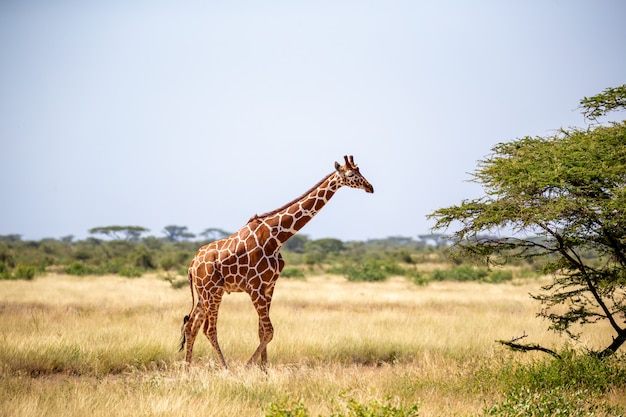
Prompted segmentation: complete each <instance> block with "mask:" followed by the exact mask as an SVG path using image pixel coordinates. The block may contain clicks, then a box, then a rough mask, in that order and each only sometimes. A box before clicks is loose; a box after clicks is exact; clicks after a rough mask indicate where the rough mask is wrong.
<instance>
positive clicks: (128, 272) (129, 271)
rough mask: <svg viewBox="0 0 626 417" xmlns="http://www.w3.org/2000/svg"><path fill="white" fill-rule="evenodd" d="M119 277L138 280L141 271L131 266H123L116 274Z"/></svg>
mask: <svg viewBox="0 0 626 417" xmlns="http://www.w3.org/2000/svg"><path fill="white" fill-rule="evenodd" d="M118 274H119V275H121V276H123V277H126V278H138V277H140V276H141V274H142V273H141V270H140V269H139V268H135V267H132V266H125V267H122V269H120V270H119V272H118Z"/></svg>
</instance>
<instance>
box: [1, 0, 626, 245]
mask: <svg viewBox="0 0 626 417" xmlns="http://www.w3.org/2000/svg"><path fill="white" fill-rule="evenodd" d="M625 19H626V2H624V1H622V0H614V1H608V0H596V1H590V0H589V1H577V0H530V1H518V2H512V1H499V0H498V1H496V0H494V1H481V0H477V1H471V2H470V1H434V0H433V1H409V0H407V1H393V0H391V1H382V0H381V1H342V0H336V1H269V2H257V1H236V0H235V1H158V0H157V1H133V0H129V1H126V0H124V1H122V0H113V1H48V0H45V1H28V0H26V1H10V0H5V1H2V2H0V141H1V142H0V201H1V202H2V204H1V206H0V210H1V211H0V213H1V215H0V235H3V234H12V233H17V234H21V235H22V236H23V238H24V239H41V238H45V237H56V238H58V237H61V236H66V235H70V234H72V235H75V236H76V237H77V238H84V237H86V236H88V233H87V230H88V229H90V228H92V227H96V226H109V225H139V226H143V227H147V228H149V229H151V232H150V234H152V235H155V236H162V233H161V230H162V229H163V227H164V226H166V225H169V224H176V225H183V226H188V227H189V230H190V231H191V232H194V233H199V232H201V231H202V230H204V229H206V228H209V227H219V228H222V229H226V230H230V231H234V230H236V229H238V228H239V227H240V226H241V225H243V224H244V223H245V222H246V221H247V219H248V218H249V217H250V216H251V215H253V214H255V213H261V212H266V211H269V210H272V209H274V208H276V207H278V206H281V205H282V204H283V203H285V202H287V201H289V200H291V199H292V198H294V197H296V196H298V195H300V194H301V193H302V192H304V191H305V190H307V189H308V188H309V187H310V186H312V185H313V184H315V183H316V182H317V181H318V180H319V179H321V178H322V177H323V176H324V175H326V174H327V173H329V172H330V171H332V169H333V164H334V162H335V161H336V160H337V161H342V157H343V155H345V154H353V155H354V156H355V161H356V162H357V163H358V164H359V165H360V167H361V172H362V173H364V174H365V176H366V177H367V178H368V179H369V181H370V182H371V183H372V184H373V185H374V187H375V189H376V192H375V193H374V194H366V193H365V192H363V191H361V190H352V189H342V190H340V191H339V192H338V193H337V194H336V195H335V197H334V198H333V199H332V200H331V201H330V203H329V204H328V206H327V207H325V208H324V210H322V212H321V213H320V214H319V215H318V216H317V217H316V218H315V219H313V220H312V221H311V222H310V223H309V225H307V226H306V228H305V229H304V230H303V233H305V234H308V235H309V236H310V237H311V238H315V239H317V238H321V237H335V238H339V239H343V240H355V239H358V240H364V239H369V238H382V237H387V236H393V235H402V236H415V235H417V234H422V233H427V232H428V231H429V228H430V226H431V225H432V224H430V223H429V222H428V221H427V220H426V218H425V216H426V215H427V214H428V213H430V212H432V211H433V210H435V209H437V208H440V207H444V206H449V205H452V204H457V203H459V202H460V201H461V200H462V199H465V198H476V197H478V196H480V195H481V189H480V187H479V186H478V185H476V184H473V183H469V182H468V180H469V179H470V178H471V176H470V173H471V172H472V171H474V169H475V167H476V162H477V161H478V160H480V159H481V158H483V157H485V156H486V155H488V154H489V152H490V150H491V148H492V147H493V146H494V145H495V144H496V143H498V142H505V141H510V140H513V139H515V138H517V137H522V136H525V135H542V136H543V135H547V134H550V133H551V132H553V131H554V130H555V129H558V128H559V127H561V126H564V127H567V126H584V120H583V118H582V116H581V115H580V113H579V112H578V111H577V110H576V107H577V105H578V101H579V100H580V99H581V98H582V97H584V96H590V95H594V94H596V93H599V92H601V91H602V90H603V89H605V88H607V87H613V86H617V85H621V84H623V83H624V82H626V53H624V50H625V49H624V48H625V46H624V45H626V24H624V22H625Z"/></svg>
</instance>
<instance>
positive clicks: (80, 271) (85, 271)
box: [65, 262, 99, 276]
mask: <svg viewBox="0 0 626 417" xmlns="http://www.w3.org/2000/svg"><path fill="white" fill-rule="evenodd" d="M98 272H99V271H98V270H97V269H96V268H93V267H91V266H88V265H85V264H83V263H81V262H72V263H71V264H69V265H68V266H67V267H66V268H65V273H66V274H68V275H78V276H82V275H90V274H96V273H98Z"/></svg>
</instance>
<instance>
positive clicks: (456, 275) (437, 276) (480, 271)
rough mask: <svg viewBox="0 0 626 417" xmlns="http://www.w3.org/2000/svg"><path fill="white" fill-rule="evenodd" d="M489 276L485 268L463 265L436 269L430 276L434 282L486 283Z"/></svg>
mask: <svg viewBox="0 0 626 417" xmlns="http://www.w3.org/2000/svg"><path fill="white" fill-rule="evenodd" d="M488 275H489V271H488V270H487V269H485V268H473V267H471V266H469V265H461V266H457V267H454V268H450V269H436V270H434V271H433V272H432V273H431V274H430V279H431V280H433V281H484V280H485V278H486V277H487V276H488Z"/></svg>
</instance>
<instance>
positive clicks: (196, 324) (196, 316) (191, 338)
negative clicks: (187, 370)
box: [181, 302, 206, 364]
mask: <svg viewBox="0 0 626 417" xmlns="http://www.w3.org/2000/svg"><path fill="white" fill-rule="evenodd" d="M205 319H206V313H205V311H204V308H203V307H202V303H201V302H198V304H197V305H196V307H195V308H194V309H193V312H192V313H191V314H190V315H189V316H187V320H186V322H185V323H184V325H183V346H184V345H186V350H185V361H186V362H187V363H188V364H189V363H191V354H192V352H193V345H194V342H195V341H196V336H197V335H198V331H199V330H200V326H202V324H203V323H204V321H205ZM181 347H182V346H181Z"/></svg>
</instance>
